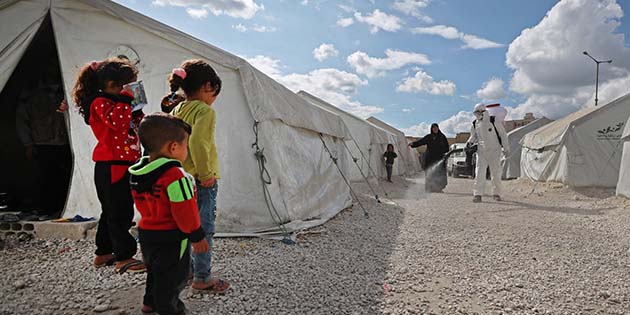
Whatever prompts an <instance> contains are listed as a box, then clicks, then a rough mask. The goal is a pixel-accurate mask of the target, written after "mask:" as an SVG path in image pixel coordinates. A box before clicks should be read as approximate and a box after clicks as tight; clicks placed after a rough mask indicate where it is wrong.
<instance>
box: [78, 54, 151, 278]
mask: <svg viewBox="0 0 630 315" xmlns="http://www.w3.org/2000/svg"><path fill="white" fill-rule="evenodd" d="M137 75H138V70H137V69H136V67H134V66H133V65H132V64H130V63H129V61H127V60H125V59H119V58H109V59H105V60H103V61H100V62H97V61H93V62H91V63H89V64H87V65H85V66H84V67H83V68H82V69H81V70H80V71H79V76H78V79H77V82H76V84H75V85H74V89H73V91H72V93H73V98H74V102H75V103H76V104H77V106H78V107H79V113H80V114H81V115H82V116H83V118H84V119H85V122H86V123H87V124H88V125H90V128H92V132H93V133H94V136H96V140H97V141H98V143H97V144H96V147H95V148H94V152H93V154H92V160H93V161H94V162H96V165H95V167H94V182H95V184H96V192H97V194H98V199H99V201H100V202H101V209H102V210H101V217H100V220H99V223H98V230H97V231H96V258H94V266H95V267H97V268H99V267H103V266H106V265H109V264H111V263H115V270H116V272H120V273H124V272H143V271H144V269H145V267H144V264H143V263H142V262H141V261H139V260H136V259H133V256H134V255H135V254H136V251H137V244H136V240H135V239H134V238H133V236H131V234H129V228H131V226H132V224H133V221H132V220H133V215H134V210H133V199H132V197H131V188H130V186H129V172H128V168H129V166H131V165H132V164H133V163H134V162H135V161H137V160H138V158H140V143H139V142H138V135H137V130H136V129H137V128H136V127H137V126H138V124H139V123H140V120H141V119H142V117H143V116H144V114H143V113H142V110H137V111H135V112H132V106H131V102H132V101H133V99H134V97H133V94H132V93H131V91H130V90H129V87H128V85H127V84H129V83H131V82H134V81H135V80H136V78H137Z"/></svg>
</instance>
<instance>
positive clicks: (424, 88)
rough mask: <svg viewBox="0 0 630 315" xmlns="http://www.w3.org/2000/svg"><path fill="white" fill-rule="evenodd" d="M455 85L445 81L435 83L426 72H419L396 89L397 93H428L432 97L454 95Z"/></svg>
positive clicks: (404, 80)
mask: <svg viewBox="0 0 630 315" xmlns="http://www.w3.org/2000/svg"><path fill="white" fill-rule="evenodd" d="M455 90H456V86H455V83H453V82H451V81H447V80H442V81H439V82H436V81H435V80H433V77H431V76H430V75H428V74H427V73H426V72H424V71H422V70H419V71H418V72H416V75H415V76H413V77H407V78H405V79H403V81H402V82H401V83H399V84H398V86H397V87H396V91H398V92H407V93H422V92H424V93H429V94H433V95H453V94H455Z"/></svg>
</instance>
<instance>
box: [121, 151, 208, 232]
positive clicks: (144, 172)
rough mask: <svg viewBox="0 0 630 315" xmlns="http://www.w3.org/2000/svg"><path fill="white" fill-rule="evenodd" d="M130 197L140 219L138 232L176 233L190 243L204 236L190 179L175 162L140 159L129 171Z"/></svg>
mask: <svg viewBox="0 0 630 315" xmlns="http://www.w3.org/2000/svg"><path fill="white" fill-rule="evenodd" d="M129 173H131V178H130V182H131V194H132V195H133V200H134V203H135V204H136V208H137V209H138V211H139V212H140V215H141V216H142V218H141V219H140V223H139V224H138V226H139V228H140V229H142V230H150V231H172V230H180V231H182V232H183V233H185V234H186V235H187V236H188V238H189V239H190V241H192V242H198V241H200V240H202V239H203V238H204V236H205V233H204V231H203V229H202V228H201V221H200V219H199V210H198V208H197V196H196V194H197V192H196V189H195V180H194V178H193V177H192V176H191V175H190V174H188V173H186V172H185V171H184V169H183V168H182V166H181V163H180V162H179V161H176V160H171V159H167V158H159V159H157V160H155V161H153V162H149V158H148V157H146V156H145V157H143V158H142V159H140V161H139V162H138V163H136V164H135V165H133V166H132V167H130V168H129Z"/></svg>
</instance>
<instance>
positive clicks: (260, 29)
mask: <svg viewBox="0 0 630 315" xmlns="http://www.w3.org/2000/svg"><path fill="white" fill-rule="evenodd" d="M232 28H233V29H235V30H237V31H239V32H241V33H244V32H247V31H248V30H252V31H254V32H258V33H271V32H275V31H277V29H276V28H275V27H273V26H264V25H257V24H254V26H252V27H251V28H248V27H247V26H245V25H243V24H240V23H239V24H236V25H232Z"/></svg>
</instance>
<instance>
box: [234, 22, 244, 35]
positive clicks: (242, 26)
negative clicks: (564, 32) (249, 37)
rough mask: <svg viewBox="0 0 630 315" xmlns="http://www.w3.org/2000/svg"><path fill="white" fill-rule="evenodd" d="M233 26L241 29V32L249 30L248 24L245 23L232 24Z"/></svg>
mask: <svg viewBox="0 0 630 315" xmlns="http://www.w3.org/2000/svg"><path fill="white" fill-rule="evenodd" d="M232 28H233V29H235V30H237V31H239V32H241V33H244V32H247V26H245V25H243V24H240V23H239V24H236V25H232Z"/></svg>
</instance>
